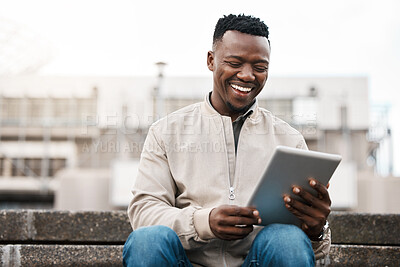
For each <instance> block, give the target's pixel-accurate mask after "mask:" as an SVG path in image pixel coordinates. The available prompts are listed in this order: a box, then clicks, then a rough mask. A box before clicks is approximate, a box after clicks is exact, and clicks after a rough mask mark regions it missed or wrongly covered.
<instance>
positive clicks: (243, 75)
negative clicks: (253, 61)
mask: <svg viewBox="0 0 400 267" xmlns="http://www.w3.org/2000/svg"><path fill="white" fill-rule="evenodd" d="M237 77H238V78H239V79H241V80H242V81H245V82H251V81H254V80H255V78H256V77H255V76H254V73H253V68H252V67H251V66H250V65H248V64H245V65H244V66H243V67H242V69H241V70H240V71H239V72H238V74H237Z"/></svg>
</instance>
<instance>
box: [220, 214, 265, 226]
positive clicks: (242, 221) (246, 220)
mask: <svg viewBox="0 0 400 267" xmlns="http://www.w3.org/2000/svg"><path fill="white" fill-rule="evenodd" d="M258 221H259V219H258V218H255V217H242V216H224V217H223V218H221V220H220V224H221V225H253V224H258Z"/></svg>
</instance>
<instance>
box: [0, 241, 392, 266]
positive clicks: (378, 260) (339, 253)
mask: <svg viewBox="0 0 400 267" xmlns="http://www.w3.org/2000/svg"><path fill="white" fill-rule="evenodd" d="M122 249H123V246H122V245H5V246H0V259H1V261H0V263H1V265H0V266H3V267H20V266H122ZM399 255H400V248H399V247H390V246H357V245H332V248H331V253H330V265H329V266H397V267H398V266H400V257H399Z"/></svg>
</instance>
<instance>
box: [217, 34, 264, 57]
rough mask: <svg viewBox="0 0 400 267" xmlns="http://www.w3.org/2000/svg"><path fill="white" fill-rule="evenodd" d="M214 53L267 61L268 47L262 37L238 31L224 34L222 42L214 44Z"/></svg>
mask: <svg viewBox="0 0 400 267" xmlns="http://www.w3.org/2000/svg"><path fill="white" fill-rule="evenodd" d="M215 52H216V53H220V54H221V53H222V54H224V55H225V56H229V55H235V56H246V55H247V56H249V55H253V56H259V57H263V58H267V59H269V54H270V47H269V44H268V40H267V38H266V37H264V36H255V35H251V34H247V33H242V32H239V31H227V32H225V34H224V36H223V37H222V40H221V41H219V42H218V43H217V44H216V47H215Z"/></svg>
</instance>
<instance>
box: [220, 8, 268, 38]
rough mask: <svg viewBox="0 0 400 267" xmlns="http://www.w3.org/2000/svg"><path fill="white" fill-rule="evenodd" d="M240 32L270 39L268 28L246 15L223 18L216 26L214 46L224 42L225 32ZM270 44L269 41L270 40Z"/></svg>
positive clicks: (257, 19)
mask: <svg viewBox="0 0 400 267" xmlns="http://www.w3.org/2000/svg"><path fill="white" fill-rule="evenodd" d="M227 31H239V32H241V33H247V34H251V35H256V36H263V37H266V38H267V39H268V35H269V31H268V26H267V25H266V24H265V23H264V22H263V21H261V20H260V19H259V18H256V17H253V16H246V15H244V14H239V15H233V14H230V15H228V16H226V15H225V16H223V17H222V18H220V19H219V20H218V22H217V25H215V30H214V36H213V45H215V44H216V43H217V42H218V41H221V40H222V37H223V36H224V34H225V32H227ZM268 43H269V39H268Z"/></svg>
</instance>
